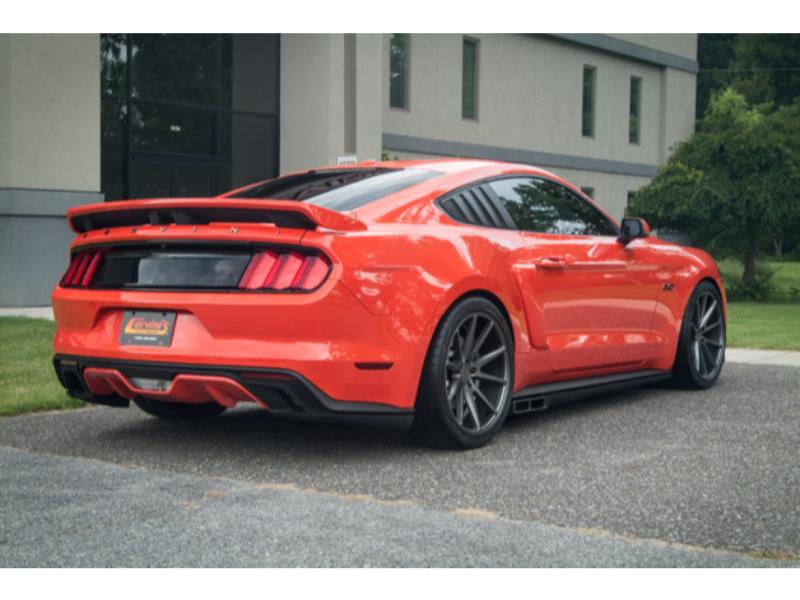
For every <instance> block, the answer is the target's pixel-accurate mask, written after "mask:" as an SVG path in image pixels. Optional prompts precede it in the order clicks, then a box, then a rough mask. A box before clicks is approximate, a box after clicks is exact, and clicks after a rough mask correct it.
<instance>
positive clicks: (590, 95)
mask: <svg viewBox="0 0 800 600" xmlns="http://www.w3.org/2000/svg"><path fill="white" fill-rule="evenodd" d="M596 82H597V70H596V69H595V68H594V67H589V66H584V67H583V98H582V112H581V133H582V134H583V137H594V90H595V85H596Z"/></svg>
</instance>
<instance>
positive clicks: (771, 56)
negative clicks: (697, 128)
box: [697, 33, 800, 117]
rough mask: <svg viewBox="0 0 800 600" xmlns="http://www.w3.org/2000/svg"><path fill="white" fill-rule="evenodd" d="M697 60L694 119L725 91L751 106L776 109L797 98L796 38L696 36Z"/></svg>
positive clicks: (799, 39) (799, 43) (799, 50)
mask: <svg viewBox="0 0 800 600" xmlns="http://www.w3.org/2000/svg"><path fill="white" fill-rule="evenodd" d="M697 60H698V62H699V63H700V73H699V76H698V80H697V115H698V117H700V116H702V115H704V114H705V112H706V109H707V108H708V105H709V102H710V100H711V97H712V95H713V94H714V93H715V92H718V91H720V90H722V89H725V88H728V87H732V88H733V89H735V90H736V91H738V92H740V93H741V94H743V95H744V96H745V98H746V99H747V101H748V102H749V103H750V104H751V105H758V104H763V103H769V104H771V105H772V106H774V107H779V106H783V105H786V104H791V103H792V102H794V101H795V100H796V99H798V98H800V35H797V34H772V33H771V34H700V36H699V39H698V43H697Z"/></svg>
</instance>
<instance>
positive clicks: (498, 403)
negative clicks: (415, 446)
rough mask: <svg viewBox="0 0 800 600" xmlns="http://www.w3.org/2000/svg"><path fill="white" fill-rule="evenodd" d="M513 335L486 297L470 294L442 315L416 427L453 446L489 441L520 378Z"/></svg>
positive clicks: (437, 441)
mask: <svg viewBox="0 0 800 600" xmlns="http://www.w3.org/2000/svg"><path fill="white" fill-rule="evenodd" d="M513 350H514V348H513V339H512V337H511V332H510V331H509V330H508V325H507V324H506V320H505V318H504V317H503V315H502V314H501V313H500V311H499V310H498V309H497V307H496V306H495V305H494V304H493V303H492V302H490V301H489V300H486V299H485V298H477V297H476V298H468V299H466V300H463V301H461V302H459V303H458V304H456V305H455V306H454V307H453V308H452V309H451V310H450V311H449V312H448V313H447V314H446V315H445V316H444V318H443V319H442V321H441V323H439V326H438V327H437V329H436V333H435V334H434V336H433V340H432V341H431V346H430V348H429V349H428V355H427V357H426V360H425V366H424V368H423V371H422V377H421V380H420V386H419V392H418V395H417V403H416V407H415V417H414V428H415V430H416V431H417V433H418V434H420V435H421V437H423V438H424V439H425V440H426V441H428V442H430V443H433V444H435V445H438V446H445V447H451V448H476V447H478V446H482V445H484V444H486V443H487V442H488V441H489V440H490V439H491V438H492V436H494V434H495V433H497V431H498V430H499V429H500V428H501V427H502V426H503V422H504V421H505V420H506V417H507V416H508V412H509V407H510V406H511V391H512V386H513V382H514V352H513Z"/></svg>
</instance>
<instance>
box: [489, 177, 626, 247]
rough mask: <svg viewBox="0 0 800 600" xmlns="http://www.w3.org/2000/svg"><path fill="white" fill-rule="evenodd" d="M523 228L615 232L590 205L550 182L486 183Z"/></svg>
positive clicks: (575, 232)
mask: <svg viewBox="0 0 800 600" xmlns="http://www.w3.org/2000/svg"><path fill="white" fill-rule="evenodd" d="M489 185H490V186H491V187H492V189H493V190H494V192H495V194H497V196H498V197H499V198H500V201H501V202H502V203H503V205H504V206H505V207H506V210H507V211H508V213H509V214H510V215H511V218H512V219H514V222H515V223H516V225H517V227H518V228H519V229H521V230H523V231H535V232H538V233H560V234H566V235H616V232H615V231H614V229H613V228H612V226H611V224H610V223H609V222H608V220H607V219H606V218H605V217H604V216H603V215H602V214H601V213H600V212H598V211H597V209H595V208H594V207H593V206H592V205H590V204H589V203H587V202H585V201H584V200H582V199H581V198H579V197H578V196H577V195H575V194H573V193H572V192H570V191H569V190H568V189H567V188H565V187H562V186H560V185H558V184H556V183H553V182H551V181H546V180H543V179H531V178H527V177H519V178H510V179H499V180H496V181H492V182H490V184H489Z"/></svg>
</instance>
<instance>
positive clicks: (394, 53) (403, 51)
mask: <svg viewBox="0 0 800 600" xmlns="http://www.w3.org/2000/svg"><path fill="white" fill-rule="evenodd" d="M696 53H697V36H696V35H684V34H680V35H666V34H647V35H645V34H641V35H633V34H626V35H590V34H560V35H556V34H548V35H500V34H468V35H456V34H441V35H440V34H410V35H406V34H385V35H384V34H331V35H325V34H319V35H266V34H265V35H194V36H186V35H168V36H163V35H120V34H114V35H102V36H101V35H17V34H3V35H0V281H3V282H4V285H2V286H0V307H15V306H41V305H46V304H48V302H49V293H50V290H51V289H52V286H53V285H54V282H55V281H56V280H57V279H58V277H59V276H60V275H61V272H62V270H63V268H64V266H65V265H66V261H67V256H66V251H67V246H68V243H69V240H70V239H71V234H70V232H69V230H68V228H67V226H66V223H65V220H64V213H65V211H66V210H67V208H69V207H70V206H73V205H76V204H83V203H87V202H97V201H102V200H103V199H105V200H116V199H121V198H137V197H155V196H198V195H201V196H204V195H211V194H215V193H219V192H222V191H224V190H227V189H230V188H233V187H236V186H239V185H243V184H245V183H248V182H250V181H254V180H258V179H264V178H268V177H271V176H274V175H276V174H278V173H281V172H286V171H291V170H295V169H300V168H304V167H310V166H316V165H321V164H331V163H336V162H337V159H339V158H340V157H343V156H347V155H355V156H357V157H358V159H368V158H375V159H379V158H380V157H381V156H382V155H383V156H387V155H388V156H390V157H392V158H394V157H395V156H397V157H400V158H410V157H432V156H442V155H447V156H469V157H485V158H494V159H500V160H508V161H514V162H525V163H532V164H536V165H539V166H543V167H545V168H549V169H551V170H552V171H554V172H556V173H558V174H560V175H562V176H564V177H566V178H567V179H569V180H571V181H572V182H574V183H576V184H577V185H580V186H582V187H583V188H584V189H585V190H586V191H587V192H590V193H591V194H592V195H593V196H594V197H595V198H596V199H597V200H598V201H599V202H600V204H602V205H604V206H605V207H606V208H608V209H609V210H610V212H611V213H613V214H614V215H616V216H617V217H619V216H621V215H622V212H623V210H624V208H625V204H626V202H627V198H628V195H629V193H630V192H632V191H634V190H636V189H637V188H639V187H640V186H642V185H644V184H646V183H647V182H648V181H649V179H650V178H651V177H652V176H653V175H654V174H655V171H656V168H657V166H658V165H659V164H660V163H662V162H663V161H664V160H665V158H666V157H667V156H668V153H669V151H670V148H671V147H672V146H673V145H674V144H675V143H676V142H677V141H680V140H682V139H684V138H686V137H687V136H689V135H690V134H691V133H692V131H693V127H694V105H695V83H696V82H695V79H696V73H697V62H696Z"/></svg>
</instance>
